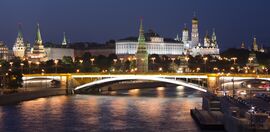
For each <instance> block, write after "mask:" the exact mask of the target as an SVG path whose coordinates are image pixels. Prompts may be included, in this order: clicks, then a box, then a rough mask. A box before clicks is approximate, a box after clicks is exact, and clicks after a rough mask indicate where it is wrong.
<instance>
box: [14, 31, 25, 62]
mask: <svg viewBox="0 0 270 132" xmlns="http://www.w3.org/2000/svg"><path fill="white" fill-rule="evenodd" d="M25 49H26V47H25V44H24V42H23V36H22V32H21V30H20V29H19V32H18V36H17V38H16V41H15V43H14V46H13V53H14V56H16V57H19V58H21V59H23V58H24V57H25Z"/></svg>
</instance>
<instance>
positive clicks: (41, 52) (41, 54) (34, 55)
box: [29, 24, 48, 62]
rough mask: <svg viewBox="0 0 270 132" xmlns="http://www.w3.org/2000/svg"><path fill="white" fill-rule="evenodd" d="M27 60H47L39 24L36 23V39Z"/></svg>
mask: <svg viewBox="0 0 270 132" xmlns="http://www.w3.org/2000/svg"><path fill="white" fill-rule="evenodd" d="M29 60H31V61H32V62H40V61H47V60H48V58H47V54H46V52H45V49H44V46H43V44H42V38H41V33H40V28H39V24H37V33H36V40H35V44H34V46H33V49H32V52H31V54H30V56H29Z"/></svg>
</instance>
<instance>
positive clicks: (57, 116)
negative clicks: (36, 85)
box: [0, 87, 202, 132]
mask: <svg viewBox="0 0 270 132" xmlns="http://www.w3.org/2000/svg"><path fill="white" fill-rule="evenodd" d="M201 103H202V98H201V97H200V93H199V92H198V91H194V90H190V89H188V88H183V87H166V88H164V87H158V88H151V89H132V90H122V91H117V92H112V93H111V95H74V96H56V97H50V98H40V99H36V100H31V101H25V102H22V103H19V104H16V105H8V106H2V107H0V131H1V132H17V131H18V132H69V131H70V132H72V131H85V132H88V131H138V132H140V131H153V132H157V131H180V132H181V131H182V132H188V131H191V132H193V131H194V132H196V131H199V128H198V126H197V125H196V123H195V122H194V121H193V120H192V118H191V116H190V113H189V111H190V109H191V108H194V107H197V108H201Z"/></svg>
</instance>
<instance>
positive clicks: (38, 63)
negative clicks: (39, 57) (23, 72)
mask: <svg viewBox="0 0 270 132" xmlns="http://www.w3.org/2000/svg"><path fill="white" fill-rule="evenodd" d="M36 64H37V66H38V72H39V65H40V62H39V61H38V62H36Z"/></svg>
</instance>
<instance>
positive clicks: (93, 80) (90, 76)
mask: <svg viewBox="0 0 270 132" xmlns="http://www.w3.org/2000/svg"><path fill="white" fill-rule="evenodd" d="M37 78H42V79H44V78H46V79H52V80H59V81H61V83H62V84H63V85H65V87H66V88H72V89H74V90H81V89H85V88H90V87H94V86H96V85H100V84H106V83H107V84H108V83H115V82H121V81H132V80H145V81H157V82H164V83H170V84H175V85H181V86H186V87H188V88H192V89H196V90H199V91H202V92H207V91H210V92H213V91H215V90H216V89H218V88H219V87H220V84H221V83H226V82H230V81H232V80H235V81H237V80H246V79H265V80H270V76H269V75H256V74H203V73H196V74H191V73H186V74H178V73H149V74H97V73H74V74H28V75H24V77H23V80H24V81H29V80H33V79H37Z"/></svg>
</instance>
